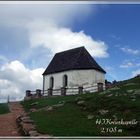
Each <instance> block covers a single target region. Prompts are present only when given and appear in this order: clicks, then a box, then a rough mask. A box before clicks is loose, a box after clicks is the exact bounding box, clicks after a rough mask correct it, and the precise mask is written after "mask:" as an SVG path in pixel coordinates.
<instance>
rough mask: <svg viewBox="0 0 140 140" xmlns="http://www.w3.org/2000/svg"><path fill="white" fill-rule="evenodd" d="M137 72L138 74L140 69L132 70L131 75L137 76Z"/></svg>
mask: <svg viewBox="0 0 140 140" xmlns="http://www.w3.org/2000/svg"><path fill="white" fill-rule="evenodd" d="M138 74H140V69H138V70H136V71H133V72H132V76H133V77H134V76H137V75H138Z"/></svg>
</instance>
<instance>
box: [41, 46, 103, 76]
mask: <svg viewBox="0 0 140 140" xmlns="http://www.w3.org/2000/svg"><path fill="white" fill-rule="evenodd" d="M84 69H85V70H87V69H95V70H98V71H100V72H103V73H106V72H105V70H104V69H103V68H101V66H99V65H98V64H97V62H96V61H95V60H94V58H93V57H92V56H91V55H90V54H89V52H88V51H87V50H86V49H85V47H84V46H82V47H78V48H74V49H70V50H67V51H63V52H59V53H56V54H55V55H54V57H53V59H52V60H51V62H50V64H49V65H48V67H47V68H46V70H45V71H44V73H43V75H48V74H53V73H58V72H62V71H68V70H84Z"/></svg>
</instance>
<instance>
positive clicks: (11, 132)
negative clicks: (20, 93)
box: [0, 102, 24, 136]
mask: <svg viewBox="0 0 140 140" xmlns="http://www.w3.org/2000/svg"><path fill="white" fill-rule="evenodd" d="M9 108H10V111H11V112H10V113H8V114H4V115H0V136H20V134H19V132H18V128H17V125H16V117H17V116H19V115H20V114H22V113H23V112H24V109H23V107H22V106H21V104H20V103H19V102H12V103H9Z"/></svg>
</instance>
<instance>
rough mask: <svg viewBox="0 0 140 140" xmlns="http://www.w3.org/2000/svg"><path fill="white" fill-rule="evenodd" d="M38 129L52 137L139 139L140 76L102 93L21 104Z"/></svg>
mask: <svg viewBox="0 0 140 140" xmlns="http://www.w3.org/2000/svg"><path fill="white" fill-rule="evenodd" d="M22 105H23V106H24V108H25V109H26V111H27V112H30V117H31V118H32V119H33V120H34V121H35V124H36V125H37V130H38V131H39V132H40V133H42V134H49V135H53V136H140V77H137V78H133V79H129V80H126V81H123V82H121V83H120V84H118V85H117V86H115V87H114V88H111V89H108V90H106V91H104V92H100V93H93V94H91V93H87V94H82V95H69V96H59V97H51V98H42V99H34V100H29V101H24V102H22Z"/></svg>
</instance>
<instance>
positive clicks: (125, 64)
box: [120, 62, 134, 68]
mask: <svg viewBox="0 0 140 140" xmlns="http://www.w3.org/2000/svg"><path fill="white" fill-rule="evenodd" d="M133 66H134V64H133V63H132V62H125V63H123V64H121V65H120V68H130V67H133Z"/></svg>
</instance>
